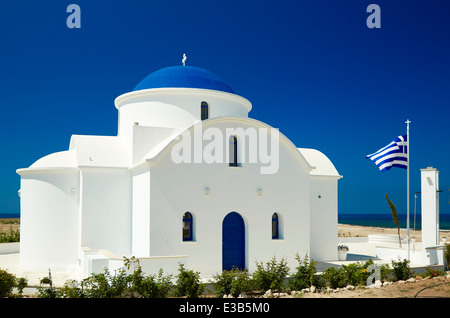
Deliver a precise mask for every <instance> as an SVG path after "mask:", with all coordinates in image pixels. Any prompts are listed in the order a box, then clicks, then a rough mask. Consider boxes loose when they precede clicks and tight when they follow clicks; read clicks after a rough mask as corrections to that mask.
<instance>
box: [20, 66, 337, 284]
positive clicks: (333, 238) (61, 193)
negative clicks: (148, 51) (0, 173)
mask: <svg viewBox="0 0 450 318" xmlns="http://www.w3.org/2000/svg"><path fill="white" fill-rule="evenodd" d="M115 106H116V108H117V109H118V112H119V114H118V117H119V123H118V135H117V136H80V135H73V136H72V138H71V140H70V145H69V149H68V150H66V151H62V152H57V153H53V154H50V155H48V156H46V157H43V158H41V159H39V160H38V161H36V162H35V163H34V164H32V165H31V166H30V167H29V168H25V169H19V170H17V173H18V174H19V175H20V176H21V189H20V193H21V247H20V266H21V267H22V268H27V269H37V270H40V269H44V270H47V269H48V268H51V269H54V270H67V269H80V270H81V272H82V273H83V274H84V275H89V274H90V273H91V272H95V271H102V270H103V267H105V266H108V267H110V268H112V267H119V266H120V265H122V257H123V256H125V257H131V256H135V257H138V258H140V260H141V264H142V265H143V268H144V270H145V269H147V270H148V271H154V272H155V271H157V270H158V269H159V268H164V269H165V270H166V271H169V272H170V271H174V270H175V269H176V268H178V263H180V262H182V263H184V264H186V265H187V266H189V267H191V268H193V269H195V270H197V271H199V272H201V273H202V274H203V275H205V276H211V275H214V274H216V273H220V272H221V271H222V269H229V268H231V267H232V266H236V267H241V268H242V267H245V268H248V269H249V271H250V272H252V271H253V270H254V269H255V262H266V261H268V260H270V259H271V258H272V257H274V256H275V257H276V258H277V260H281V258H287V260H288V262H289V266H290V267H291V269H292V270H294V269H295V266H296V265H297V264H296V262H295V255H296V254H298V255H299V256H300V257H302V258H303V257H304V256H305V255H306V254H308V255H309V256H310V257H311V258H313V259H314V260H317V261H328V260H336V259H337V180H338V179H339V178H341V176H340V175H339V174H338V172H337V171H336V169H335V167H334V166H333V164H332V163H331V162H330V160H329V159H328V158H327V157H326V156H325V155H324V154H322V153H321V152H319V151H317V150H313V149H302V148H297V147H296V146H295V145H294V144H293V143H292V142H291V141H290V140H289V139H287V138H286V137H285V136H284V135H282V134H281V133H278V130H275V129H272V127H270V126H268V125H267V124H265V123H262V122H260V121H258V120H255V119H251V118H249V117H248V113H249V112H250V110H251V108H252V104H251V103H250V102H249V101H248V100H247V99H245V98H243V97H241V96H239V95H236V94H235V93H234V92H233V91H232V90H231V88H230V87H229V86H228V85H226V84H225V83H224V82H222V81H221V80H220V79H218V78H217V77H216V76H215V75H214V74H212V73H210V72H208V71H206V70H203V69H200V68H196V67H190V66H175V67H167V68H163V69H161V70H158V71H156V72H154V73H152V74H150V75H149V76H147V77H146V78H145V79H144V80H142V81H141V82H140V83H139V84H138V85H137V86H136V88H135V89H134V90H133V91H131V92H129V93H126V94H123V95H121V96H119V97H117V99H116V100H115ZM261 132H263V133H267V135H266V136H262V135H261ZM221 136H222V137H223V138H222V139H223V140H218V138H219V137H221ZM255 136H256V137H255ZM262 137H266V138H267V142H266V143H263V142H262V141H264V140H266V139H264V138H262ZM278 137H279V138H278ZM252 138H253V139H252ZM254 138H257V139H254ZM213 140H214V143H213ZM275 141H276V142H275ZM218 145H222V149H220V147H219V146H218ZM264 145H266V146H269V145H270V147H268V148H270V149H265V148H264V149H263V147H260V149H263V150H266V151H267V153H266V154H267V155H268V154H271V157H269V158H270V161H269V160H267V156H266V158H265V161H263V160H260V159H261V158H262V157H261V152H258V151H260V150H259V149H256V147H257V146H264ZM213 146H214V147H213ZM208 147H209V148H208ZM212 148H214V151H211V149H212ZM202 149H203V152H202ZM255 149H256V150H255ZM222 150H223V151H222ZM234 150H236V152H234ZM256 153H257V154H258V156H257V158H258V160H256V161H255V160H254V157H252V156H253V155H255V154H256ZM207 154H210V156H209V157H208V156H207ZM230 154H231V155H230ZM202 155H203V156H202ZM211 157H213V158H212V159H216V160H215V161H214V160H211ZM221 157H224V158H225V160H223V161H222V162H221V161H220V160H219V159H220V158H221ZM252 158H253V159H252ZM181 159H185V160H184V161H182V162H180V161H181ZM189 161H191V162H189ZM211 161H213V162H211ZM263 169H266V172H265V173H264V170H263Z"/></svg>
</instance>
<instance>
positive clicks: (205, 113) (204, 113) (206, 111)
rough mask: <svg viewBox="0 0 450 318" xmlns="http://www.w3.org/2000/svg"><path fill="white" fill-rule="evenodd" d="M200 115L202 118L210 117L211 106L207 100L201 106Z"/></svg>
mask: <svg viewBox="0 0 450 318" xmlns="http://www.w3.org/2000/svg"><path fill="white" fill-rule="evenodd" d="M200 110H201V111H200V116H201V119H202V120H205V119H208V118H209V107H208V103H207V102H202V103H201V106H200Z"/></svg>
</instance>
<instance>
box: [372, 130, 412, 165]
mask: <svg viewBox="0 0 450 318" xmlns="http://www.w3.org/2000/svg"><path fill="white" fill-rule="evenodd" d="M406 141H407V140H406V135H403V136H398V137H397V138H395V140H393V141H392V142H391V143H390V144H389V145H387V146H386V147H383V148H381V149H380V150H378V151H377V152H375V153H373V154H371V155H368V156H366V159H367V158H369V159H370V160H372V161H373V162H375V164H376V165H377V167H378V168H379V169H380V170H381V171H382V172H384V171H387V170H389V169H391V168H392V167H398V168H404V169H407V168H408V154H407V151H408V149H407V147H406Z"/></svg>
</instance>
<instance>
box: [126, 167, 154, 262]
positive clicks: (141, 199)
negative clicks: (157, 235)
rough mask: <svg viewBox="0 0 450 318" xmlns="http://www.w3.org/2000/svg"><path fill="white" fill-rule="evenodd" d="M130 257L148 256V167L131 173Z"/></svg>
mask: <svg viewBox="0 0 450 318" xmlns="http://www.w3.org/2000/svg"><path fill="white" fill-rule="evenodd" d="M132 182H133V185H132V187H133V196H132V211H131V215H132V255H134V256H136V257H148V256H150V202H151V198H150V167H149V166H144V167H142V168H141V169H137V170H135V171H133V180H132Z"/></svg>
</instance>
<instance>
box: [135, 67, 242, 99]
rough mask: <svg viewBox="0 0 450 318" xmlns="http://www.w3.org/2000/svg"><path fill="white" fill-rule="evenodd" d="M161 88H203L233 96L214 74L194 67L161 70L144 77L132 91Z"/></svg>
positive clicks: (229, 88) (228, 87)
mask: <svg viewBox="0 0 450 318" xmlns="http://www.w3.org/2000/svg"><path fill="white" fill-rule="evenodd" d="M163 87H183V88H203V89H211V90H216V91H222V92H227V93H232V94H234V92H233V90H232V89H231V87H230V86H228V85H227V84H226V83H225V82H223V81H222V80H221V79H220V78H218V77H217V76H216V75H215V74H213V73H211V72H210V71H207V70H205V69H202V68H199V67H194V66H170V67H166V68H162V69H160V70H158V71H155V72H153V73H151V74H150V75H148V76H147V77H145V78H144V79H143V80H142V81H141V82H140V83H139V84H137V85H136V87H135V88H134V90H133V91H138V90H142V89H149V88H163Z"/></svg>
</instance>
